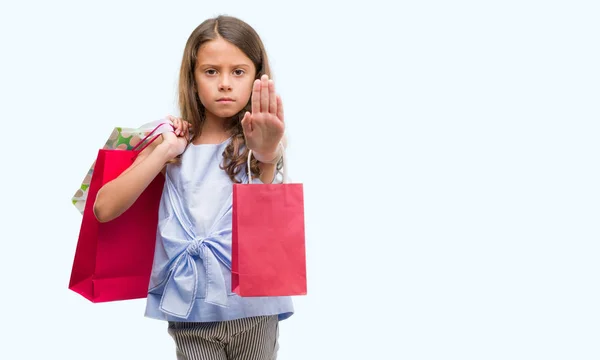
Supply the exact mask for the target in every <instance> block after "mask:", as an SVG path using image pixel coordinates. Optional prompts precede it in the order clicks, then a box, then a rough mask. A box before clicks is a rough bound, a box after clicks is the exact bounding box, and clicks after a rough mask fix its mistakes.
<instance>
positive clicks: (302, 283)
mask: <svg viewBox="0 0 600 360" xmlns="http://www.w3.org/2000/svg"><path fill="white" fill-rule="evenodd" d="M250 155H251V154H249V155H248V159H250ZM284 167H285V159H284ZM249 168H250V166H249V165H248V169H249ZM283 172H284V183H283V184H252V180H251V175H250V174H248V178H249V180H250V181H249V184H234V185H233V214H232V216H233V219H232V254H231V262H232V272H231V273H232V279H231V286H232V291H233V292H235V293H236V294H238V295H240V296H245V297H253V296H291V295H306V287H307V286H306V254H305V238H304V193H303V186H302V184H289V183H287V181H286V177H285V174H286V170H285V168H284V170H283Z"/></svg>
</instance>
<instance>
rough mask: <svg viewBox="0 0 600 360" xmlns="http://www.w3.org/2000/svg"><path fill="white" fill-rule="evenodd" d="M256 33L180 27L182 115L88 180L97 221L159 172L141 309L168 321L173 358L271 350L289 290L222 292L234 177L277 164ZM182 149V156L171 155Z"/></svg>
mask: <svg viewBox="0 0 600 360" xmlns="http://www.w3.org/2000/svg"><path fill="white" fill-rule="evenodd" d="M270 75H271V74H270V71H269V64H268V59H267V55H266V53H265V49H264V46H263V44H262V41H261V40H260V38H259V36H258V34H257V33H256V32H255V31H254V29H253V28H252V27H250V26H249V25H248V24H246V23H244V22H243V21H241V20H239V19H236V18H233V17H227V16H219V17H217V18H215V19H209V20H206V21H204V22H203V23H202V24H200V25H199V26H198V27H197V28H196V29H195V30H194V31H193V32H192V34H191V35H190V37H189V39H188V41H187V44H186V47H185V50H184V54H183V60H182V64H181V71H180V77H179V106H180V110H181V116H182V117H181V118H176V117H172V116H170V117H169V119H170V120H171V121H172V123H173V126H174V131H169V132H167V133H164V134H163V135H162V137H160V138H159V139H157V140H156V141H154V142H153V143H152V144H151V145H150V146H148V147H147V148H146V149H145V150H144V151H142V152H141V153H140V154H139V156H138V158H137V159H136V161H135V162H134V164H133V165H131V167H130V168H129V169H127V170H126V171H125V172H123V174H121V175H120V176H119V177H118V178H116V179H115V180H113V181H111V182H109V183H107V184H106V185H105V186H104V187H102V189H100V190H99V191H98V195H97V197H96V201H95V204H94V213H95V214H96V217H97V218H98V220H99V221H102V222H105V221H109V220H111V219H114V218H116V217H118V216H119V215H120V214H122V213H123V212H124V211H125V210H127V209H128V208H129V207H130V206H131V205H132V204H133V203H134V202H135V200H136V199H137V198H138V196H139V195H140V194H141V193H142V192H143V191H144V189H145V188H146V186H148V184H149V183H150V182H151V181H152V179H153V178H154V177H155V176H157V175H158V173H159V172H161V171H162V172H163V174H164V175H165V185H164V189H163V194H162V198H161V202H160V210H159V221H158V229H157V236H156V250H155V255H154V264H153V268H152V275H151V279H150V284H149V291H148V298H147V306H146V316H148V317H151V318H155V319H162V320H166V321H168V324H169V326H168V331H169V334H170V335H171V336H172V337H173V339H174V341H175V344H176V348H177V358H178V359H257V360H258V359H275V358H276V354H277V349H278V343H277V337H278V322H279V321H280V320H283V319H286V318H288V317H290V316H291V315H292V313H293V305H292V301H291V299H290V298H289V297H263V298H242V297H239V296H237V295H236V294H234V293H232V291H231V223H232V216H231V215H232V191H233V183H234V182H235V183H240V182H247V181H248V175H247V169H246V163H247V158H248V154H249V151H250V150H251V151H252V156H253V157H252V158H251V166H250V168H251V169H250V170H251V172H252V174H253V182H262V183H271V182H273V181H274V180H275V178H276V175H277V173H278V172H279V170H280V168H281V157H282V151H283V149H282V147H283V146H282V139H283V135H284V123H283V106H282V102H281V98H280V97H279V96H278V95H276V93H275V87H274V84H273V81H272V80H270V79H269V78H270ZM179 155H181V157H179Z"/></svg>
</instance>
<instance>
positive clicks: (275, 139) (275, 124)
mask: <svg viewBox="0 0 600 360" xmlns="http://www.w3.org/2000/svg"><path fill="white" fill-rule="evenodd" d="M242 128H243V130H244V136H245V138H246V146H247V147H248V148H249V149H250V150H252V151H253V152H254V156H255V157H256V158H257V159H258V160H259V161H260V160H264V161H270V160H273V159H274V158H275V157H276V156H277V150H278V146H279V142H280V141H281V139H282V138H283V133H284V130H285V125H284V123H283V103H282V102H281V97H280V96H279V95H276V94H275V84H274V83H273V80H269V77H268V76H267V75H263V76H262V77H261V78H260V79H257V80H255V81H254V86H253V88H252V113H249V112H246V114H244V118H243V119H242Z"/></svg>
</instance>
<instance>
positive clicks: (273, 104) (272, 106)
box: [269, 80, 277, 115]
mask: <svg viewBox="0 0 600 360" xmlns="http://www.w3.org/2000/svg"><path fill="white" fill-rule="evenodd" d="M269 112H270V113H271V114H273V115H276V114H277V97H276V96H275V83H274V82H273V80H269Z"/></svg>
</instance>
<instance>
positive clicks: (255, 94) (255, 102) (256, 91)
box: [252, 79, 260, 114]
mask: <svg viewBox="0 0 600 360" xmlns="http://www.w3.org/2000/svg"><path fill="white" fill-rule="evenodd" d="M259 112H260V79H256V80H254V85H252V113H253V114H258V113H259Z"/></svg>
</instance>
